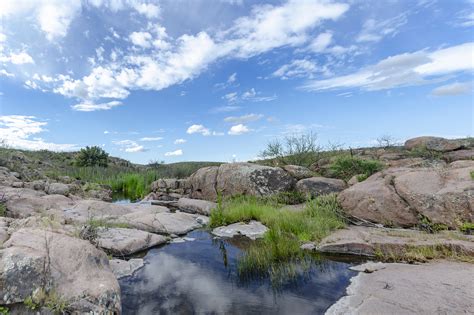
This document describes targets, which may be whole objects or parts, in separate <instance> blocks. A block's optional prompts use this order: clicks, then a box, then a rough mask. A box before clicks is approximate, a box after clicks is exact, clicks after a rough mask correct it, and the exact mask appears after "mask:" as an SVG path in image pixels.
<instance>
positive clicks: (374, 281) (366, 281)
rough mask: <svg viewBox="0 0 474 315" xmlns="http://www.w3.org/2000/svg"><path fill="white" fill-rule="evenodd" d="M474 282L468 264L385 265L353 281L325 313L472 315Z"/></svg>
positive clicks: (362, 273) (470, 266)
mask: <svg viewBox="0 0 474 315" xmlns="http://www.w3.org/2000/svg"><path fill="white" fill-rule="evenodd" d="M360 269H361V270H364V271H365V269H366V268H360ZM472 279H474V265H472V264H469V263H461V262H452V261H437V262H433V263H429V264H423V265H408V264H385V266H383V268H381V266H378V267H377V268H372V272H371V273H366V272H361V273H359V274H358V275H357V276H355V277H354V278H352V279H351V284H350V286H349V287H348V288H347V296H345V297H343V298H341V299H340V300H339V301H338V302H336V303H335V304H334V305H332V306H331V307H330V308H329V309H328V310H327V312H326V314H330V315H335V314H338V315H339V314H397V315H399V314H471V313H473V312H474V299H473V297H474V282H473V281H472Z"/></svg>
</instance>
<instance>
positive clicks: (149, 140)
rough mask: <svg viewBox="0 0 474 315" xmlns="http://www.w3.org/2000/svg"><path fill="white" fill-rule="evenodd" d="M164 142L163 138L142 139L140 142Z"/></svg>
mask: <svg viewBox="0 0 474 315" xmlns="http://www.w3.org/2000/svg"><path fill="white" fill-rule="evenodd" d="M160 140H163V137H143V138H140V141H144V142H151V141H160Z"/></svg>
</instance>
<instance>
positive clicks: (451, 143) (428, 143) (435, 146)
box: [405, 137, 462, 152]
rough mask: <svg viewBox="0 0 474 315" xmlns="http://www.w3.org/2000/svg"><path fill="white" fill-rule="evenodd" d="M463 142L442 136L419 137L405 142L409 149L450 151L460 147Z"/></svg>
mask: <svg viewBox="0 0 474 315" xmlns="http://www.w3.org/2000/svg"><path fill="white" fill-rule="evenodd" d="M461 147H462V143H461V142H460V141H458V140H448V139H444V138H440V137H418V138H413V139H409V140H407V141H406V142H405V148H406V149H407V150H413V149H427V150H430V151H437V152H449V151H454V150H457V149H460V148H461Z"/></svg>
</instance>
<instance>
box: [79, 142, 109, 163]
mask: <svg viewBox="0 0 474 315" xmlns="http://www.w3.org/2000/svg"><path fill="white" fill-rule="evenodd" d="M108 160H109V154H108V153H107V152H105V151H104V150H103V149H102V148H100V147H97V146H93V147H89V146H88V147H85V148H83V149H81V151H79V153H78V154H77V156H76V161H75V163H76V165H77V166H80V167H81V166H82V167H83V166H100V167H107V165H108Z"/></svg>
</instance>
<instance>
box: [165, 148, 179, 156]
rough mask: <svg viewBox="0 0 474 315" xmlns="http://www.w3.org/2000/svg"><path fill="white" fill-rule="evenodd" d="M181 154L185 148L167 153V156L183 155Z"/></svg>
mask: <svg viewBox="0 0 474 315" xmlns="http://www.w3.org/2000/svg"><path fill="white" fill-rule="evenodd" d="M181 155H183V150H181V149H178V150H176V151H171V152H166V153H165V156H181Z"/></svg>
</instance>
